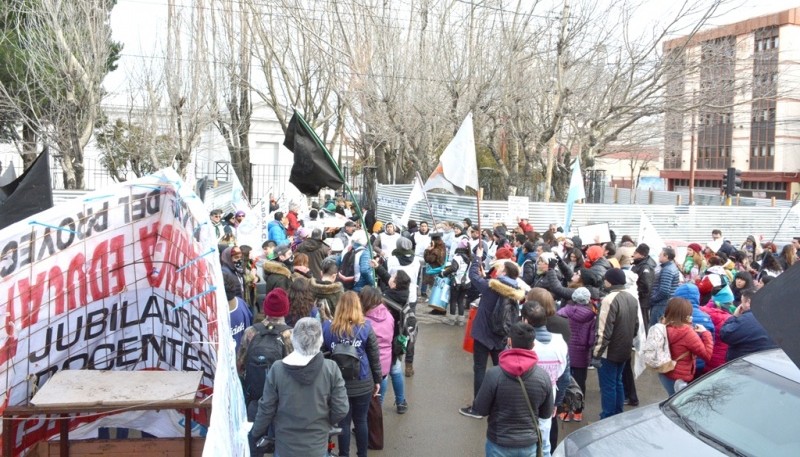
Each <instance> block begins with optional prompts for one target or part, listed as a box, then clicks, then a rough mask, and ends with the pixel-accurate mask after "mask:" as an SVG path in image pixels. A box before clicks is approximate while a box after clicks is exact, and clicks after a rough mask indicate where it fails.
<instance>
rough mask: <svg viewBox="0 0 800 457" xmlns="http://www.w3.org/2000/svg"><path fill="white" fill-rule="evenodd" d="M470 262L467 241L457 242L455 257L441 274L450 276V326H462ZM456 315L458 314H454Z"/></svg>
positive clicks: (468, 287) (470, 256)
mask: <svg viewBox="0 0 800 457" xmlns="http://www.w3.org/2000/svg"><path fill="white" fill-rule="evenodd" d="M471 262H472V251H471V250H470V249H469V241H467V240H461V241H459V242H458V247H457V248H456V251H455V255H453V257H452V259H451V260H450V265H448V266H447V267H445V269H444V270H442V272H441V273H439V274H440V275H441V276H442V277H447V276H451V278H452V280H451V281H450V284H451V286H450V319H449V321H448V323H449V324H450V325H459V326H463V325H464V307H465V305H466V303H467V292H469V289H470V283H469V264H470V263H471ZM456 313H458V314H456Z"/></svg>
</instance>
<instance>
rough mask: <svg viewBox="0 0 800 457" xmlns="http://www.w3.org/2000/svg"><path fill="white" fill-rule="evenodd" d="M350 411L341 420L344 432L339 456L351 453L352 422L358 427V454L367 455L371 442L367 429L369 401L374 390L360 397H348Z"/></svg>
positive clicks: (362, 456)
mask: <svg viewBox="0 0 800 457" xmlns="http://www.w3.org/2000/svg"><path fill="white" fill-rule="evenodd" d="M347 400H348V401H349V402H350V411H348V412H347V416H345V418H344V419H342V421H341V422H339V427H341V429H342V434H341V435H339V456H340V457H347V456H349V455H350V423H351V422H352V423H353V426H354V427H355V429H356V450H357V451H356V455H358V457H367V445H368V444H369V442H368V440H369V434H368V430H367V411H369V402H370V400H372V392H369V393H368V394H365V395H362V396H360V397H348V398H347Z"/></svg>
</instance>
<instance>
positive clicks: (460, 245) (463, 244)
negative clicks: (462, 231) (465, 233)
mask: <svg viewBox="0 0 800 457" xmlns="http://www.w3.org/2000/svg"><path fill="white" fill-rule="evenodd" d="M467 248H469V240H468V239H466V238H461V239H460V240H459V241H458V248H457V249H467Z"/></svg>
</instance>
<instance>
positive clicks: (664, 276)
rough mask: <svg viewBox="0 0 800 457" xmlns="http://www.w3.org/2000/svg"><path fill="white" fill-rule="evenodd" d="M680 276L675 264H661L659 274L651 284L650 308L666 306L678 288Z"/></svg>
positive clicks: (671, 262) (670, 262)
mask: <svg viewBox="0 0 800 457" xmlns="http://www.w3.org/2000/svg"><path fill="white" fill-rule="evenodd" d="M680 275H681V272H680V271H678V267H677V266H675V262H673V261H671V260H670V261H668V262H664V263H662V264H661V272H660V273H659V274H658V277H657V278H656V281H655V283H654V284H653V292H652V293H651V294H650V308H655V307H656V306H667V301H668V300H669V299H670V297H672V294H674V293H675V289H677V288H678V284H679V283H680V279H679V278H680Z"/></svg>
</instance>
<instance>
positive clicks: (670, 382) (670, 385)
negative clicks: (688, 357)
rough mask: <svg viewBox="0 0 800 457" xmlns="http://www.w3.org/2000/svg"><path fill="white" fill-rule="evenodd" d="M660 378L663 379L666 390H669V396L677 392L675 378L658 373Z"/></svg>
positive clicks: (662, 383) (662, 382)
mask: <svg viewBox="0 0 800 457" xmlns="http://www.w3.org/2000/svg"><path fill="white" fill-rule="evenodd" d="M658 380H659V381H661V385H662V386H664V390H666V391H667V395H668V396H670V397H671V396H672V395H674V394H675V380H674V379H669V378H668V377H667V375H665V374H664V373H659V374H658Z"/></svg>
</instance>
